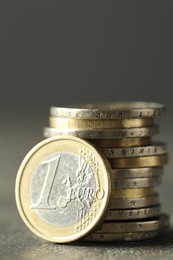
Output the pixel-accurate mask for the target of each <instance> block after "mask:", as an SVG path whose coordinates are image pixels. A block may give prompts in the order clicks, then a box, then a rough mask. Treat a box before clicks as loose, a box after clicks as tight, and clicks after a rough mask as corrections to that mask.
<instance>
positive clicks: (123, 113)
mask: <svg viewBox="0 0 173 260" xmlns="http://www.w3.org/2000/svg"><path fill="white" fill-rule="evenodd" d="M164 114H165V106H164V105H162V104H157V103H151V102H117V103H102V104H101V103H100V104H99V103H96V104H79V105H73V106H71V107H70V108H69V107H51V109H50V115H51V116H55V117H65V118H76V119H77V118H82V119H123V118H146V117H155V116H161V115H164Z"/></svg>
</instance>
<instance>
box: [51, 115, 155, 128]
mask: <svg viewBox="0 0 173 260" xmlns="http://www.w3.org/2000/svg"><path fill="white" fill-rule="evenodd" d="M153 123H154V120H153V118H142V119H140V118H132V119H122V120H120V119H117V120H115V119H114V120H113V119H103V120H101V119H100V120H98V119H70V118H62V117H50V118H49V126H50V127H53V128H54V127H55V128H58V129H82V130H85V129H98V128H102V129H106V128H134V127H144V126H151V125H153Z"/></svg>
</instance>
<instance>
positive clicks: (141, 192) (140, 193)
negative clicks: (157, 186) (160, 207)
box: [112, 188, 155, 199]
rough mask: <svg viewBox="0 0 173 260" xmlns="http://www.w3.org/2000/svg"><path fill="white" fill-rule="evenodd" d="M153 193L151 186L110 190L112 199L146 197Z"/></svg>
mask: <svg viewBox="0 0 173 260" xmlns="http://www.w3.org/2000/svg"><path fill="white" fill-rule="evenodd" d="M153 194H155V191H154V189H153V188H141V189H122V190H115V189H114V190H112V195H113V198H114V199H133V198H142V197H148V196H152V195H153Z"/></svg>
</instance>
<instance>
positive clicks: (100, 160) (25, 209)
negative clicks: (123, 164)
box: [15, 136, 111, 243]
mask: <svg viewBox="0 0 173 260" xmlns="http://www.w3.org/2000/svg"><path fill="white" fill-rule="evenodd" d="M81 149H84V150H85V151H86V154H88V155H90V156H89V157H83V154H82V155H81ZM59 151H60V152H71V153H74V154H76V155H81V156H82V157H83V158H84V160H85V161H86V162H87V163H88V164H89V165H90V167H91V169H92V170H93V174H94V176H95V181H96V191H98V194H97V195H98V197H99V196H100V197H99V203H100V204H98V205H99V207H98V208H97V207H96V214H94V215H93V217H91V218H90V219H88V217H87V216H84V218H83V221H84V220H85V223H87V225H86V226H84V227H83V229H81V230H80V231H78V232H77V231H76V223H75V224H72V225H70V226H65V227H64V226H53V225H50V224H48V223H47V222H46V221H44V219H41V218H40V217H39V215H38V214H37V213H36V212H35V211H34V210H33V209H32V208H31V199H30V183H31V178H32V174H33V171H35V169H36V167H38V164H39V163H41V162H42V161H43V160H44V159H45V158H46V157H47V156H49V155H50V154H52V153H55V152H59ZM92 160H95V163H96V164H92V163H93V161H92ZM110 175H111V169H110V166H109V163H108V162H107V160H106V159H105V158H104V157H103V156H102V155H101V154H100V153H99V152H98V151H97V150H96V149H95V148H94V147H93V146H91V145H90V144H89V143H87V142H86V141H84V140H81V139H79V138H76V137H69V136H61V137H55V138H50V139H46V140H44V141H42V142H40V143H39V144H37V145H36V146H35V147H34V148H33V149H32V150H31V151H30V152H29V153H28V155H27V156H26V157H25V159H24V160H23V162H22V164H21V166H20V168H19V171H18V175H17V179H16V189H15V192H16V203H17V207H18V210H19V213H20V215H21V217H22V219H23V221H24V222H25V224H26V225H27V226H28V227H29V229H30V230H31V231H32V232H33V233H35V234H36V235H38V236H39V237H41V238H43V239H45V240H47V241H52V242H58V243H67V242H71V241H75V240H78V239H79V238H81V237H83V236H85V235H86V234H88V233H89V232H91V231H92V229H93V228H95V227H96V226H97V225H98V224H100V223H101V222H102V221H103V220H104V219H103V218H104V216H105V214H106V212H107V211H108V210H109V204H110V197H111V179H110ZM101 190H102V191H103V193H102V192H101ZM100 192H101V193H102V195H103V196H102V197H101V194H100ZM96 193H97V192H96ZM94 201H96V202H98V200H97V199H96V200H94ZM94 204H95V203H94V202H93V204H92V205H91V208H90V209H89V211H90V210H92V214H93V206H97V205H94ZM94 210H95V208H94ZM87 215H88V214H87ZM85 218H87V220H86V219H85ZM80 223H81V222H80Z"/></svg>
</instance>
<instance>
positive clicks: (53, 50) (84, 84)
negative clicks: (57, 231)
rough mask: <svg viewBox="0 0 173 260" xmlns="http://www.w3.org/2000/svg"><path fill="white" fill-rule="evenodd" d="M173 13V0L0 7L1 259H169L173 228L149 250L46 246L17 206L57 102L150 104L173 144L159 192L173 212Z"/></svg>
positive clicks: (66, 0)
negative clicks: (27, 165) (158, 106)
mask: <svg viewBox="0 0 173 260" xmlns="http://www.w3.org/2000/svg"><path fill="white" fill-rule="evenodd" d="M172 13H173V1H171V0H170V1H169V0H165V1H163V0H162V1H160V0H155V1H153V0H149V1H147V0H145V1H139V0H131V1H129V0H121V1H120V0H106V1H103V0H92V1H90V0H87V1H83V0H80V1H75V0H74V1H73V0H55V1H54V0H50V1H43V0H42V1H37V0H34V1H32V0H30V1H24V0H21V1H17V0H1V1H0V129H1V134H0V177H1V181H0V230H1V231H0V256H1V259H10V257H12V256H13V259H19V257H21V258H22V259H30V258H31V257H33V256H37V259H38V258H39V256H40V257H41V258H42V259H44V257H45V259H54V258H56V256H58V257H60V256H61V257H62V259H64V258H65V257H66V258H69V259H70V258H72V259H79V258H80V257H83V258H88V257H90V258H93V259H94V258H97V257H101V256H102V258H106V256H107V255H108V254H109V255H110V259H111V258H112V257H114V259H115V258H116V256H117V257H119V258H120V257H121V256H122V257H123V256H127V255H131V256H133V255H134V256H135V257H137V256H138V257H139V258H144V257H145V255H146V256H147V257H148V256H149V255H151V254H152V255H153V256H155V255H158V254H159V256H160V257H164V258H166V256H167V257H172V255H173V253H172V252H173V251H172V250H171V249H172V237H173V235H172V231H169V232H168V233H167V234H166V235H165V236H163V237H161V238H160V240H159V238H158V239H157V240H155V241H153V242H152V243H151V245H152V246H151V247H150V245H149V244H147V243H146V244H145V243H144V244H143V243H142V244H140V245H136V244H135V245H134V244H130V245H127V244H126V245H122V244H121V245H119V246H117V245H115V246H114V245H112V246H108V245H105V246H102V247H100V246H98V245H97V246H90V247H87V246H86V247H80V246H70V247H66V246H55V245H51V244H47V243H45V242H43V241H42V240H41V241H40V240H39V239H37V238H35V236H33V235H32V234H31V233H30V231H29V230H28V229H27V228H26V227H25V226H24V225H23V223H22V221H21V220H20V217H19V216H18V213H17V210H16V207H15V201H14V184H15V177H16V172H17V170H18V167H19V165H20V163H21V161H22V159H23V157H24V156H25V154H26V153H27V152H28V151H29V150H30V148H31V147H33V146H34V145H35V144H36V143H37V142H39V141H40V140H42V139H43V137H42V128H43V126H45V125H47V124H48V116H49V107H50V106H51V105H57V106H61V105H63V104H64V103H75V102H94V101H126V100H129V101H130V100H138V101H140V100H143V101H155V102H161V103H164V104H165V105H166V106H167V111H168V113H167V116H166V117H164V118H160V119H158V120H157V121H158V122H159V123H160V125H161V134H160V135H159V137H157V139H158V140H162V141H166V142H167V143H168V145H169V154H170V163H169V165H168V166H167V167H166V169H165V175H164V178H163V182H162V187H161V188H160V191H161V201H162V203H163V210H164V211H166V212H168V213H170V214H172V213H173V205H172V195H173V193H172V184H173V177H172V176H173V175H172V166H173V165H172V153H173V149H172V147H173V138H172V130H173V125H172V114H173V103H172V83H173V78H172V69H173V66H172V63H173V62H172V61H173V48H172V46H173V33H172V26H173V15H172ZM67 250H68V251H67ZM68 253H69V254H68ZM58 259H59V258H58Z"/></svg>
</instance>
